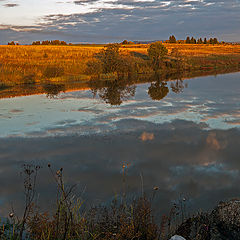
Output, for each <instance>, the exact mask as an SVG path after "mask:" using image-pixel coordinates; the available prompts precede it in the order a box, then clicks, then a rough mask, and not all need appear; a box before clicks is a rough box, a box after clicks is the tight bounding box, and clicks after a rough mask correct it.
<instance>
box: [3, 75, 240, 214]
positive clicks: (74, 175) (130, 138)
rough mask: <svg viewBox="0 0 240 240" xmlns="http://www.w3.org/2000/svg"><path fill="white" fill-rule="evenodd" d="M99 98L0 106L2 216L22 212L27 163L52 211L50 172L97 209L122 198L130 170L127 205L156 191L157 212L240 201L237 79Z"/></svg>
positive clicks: (77, 95)
mask: <svg viewBox="0 0 240 240" xmlns="http://www.w3.org/2000/svg"><path fill="white" fill-rule="evenodd" d="M94 89H95V94H96V96H95V97H94V96H93V91H91V90H85V91H72V92H66V93H60V94H59V95H58V96H55V97H53V96H52V98H50V97H46V94H42V95H32V96H26V97H16V98H5V99H1V100H0V162H1V168H0V183H1V188H0V206H1V207H0V215H1V216H5V215H7V214H8V213H9V211H10V209H11V206H13V207H14V208H15V209H17V210H19V209H21V206H22V203H23V197H24V196H23V191H22V190H23V184H22V177H21V176H20V174H19V172H20V171H21V166H22V164H24V163H34V164H39V165H41V166H42V169H41V170H40V174H39V178H38V179H39V180H38V185H37V192H38V201H39V203H40V205H41V206H42V207H43V208H45V209H47V208H49V207H51V206H53V205H54V199H55V190H54V189H55V185H54V181H53V179H52V177H51V174H50V172H49V170H48V168H47V164H48V163H51V165H52V166H53V168H54V169H56V170H57V169H59V168H60V167H63V169H64V176H65V180H66V182H67V183H68V184H75V183H76V184H77V190H76V191H77V194H78V195H80V196H81V197H82V198H83V199H84V200H86V202H88V203H93V204H98V203H101V202H108V201H110V200H111V198H112V197H113V196H114V195H116V194H121V193H122V191H123V179H122V165H123V164H125V165H126V164H127V166H128V167H127V179H126V182H127V192H128V194H129V196H131V195H137V194H139V193H141V191H142V190H144V191H146V192H147V193H148V194H149V195H151V194H152V192H153V188H154V187H155V186H158V187H159V190H158V193H157V195H156V198H155V203H156V206H157V208H158V209H159V210H160V212H167V211H168V210H169V208H170V207H171V205H172V203H173V201H175V200H177V199H178V198H179V197H180V198H182V197H184V198H186V199H187V202H188V208H189V209H199V208H202V209H209V208H211V207H213V206H214V205H216V204H217V203H218V202H219V201H221V200H225V199H229V198H233V197H238V196H239V195H240V187H239V180H240V176H239V170H240V158H239V156H240V148H239V146H240V131H239V127H240V94H239V92H240V73H232V74H225V75H218V76H207V77H198V78H194V79H189V80H184V81H169V82H166V83H164V84H163V83H160V82H152V83H144V84H139V85H134V86H128V87H124V86H119V85H111V86H110V85H109V86H107V87H105V88H103V87H102V88H101V89H100V88H94ZM92 90H93V89H92ZM48 96H49V95H48Z"/></svg>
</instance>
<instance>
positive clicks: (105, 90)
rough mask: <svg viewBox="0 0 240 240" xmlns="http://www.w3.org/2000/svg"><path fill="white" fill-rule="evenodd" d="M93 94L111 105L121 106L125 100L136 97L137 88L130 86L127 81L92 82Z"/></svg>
mask: <svg viewBox="0 0 240 240" xmlns="http://www.w3.org/2000/svg"><path fill="white" fill-rule="evenodd" d="M90 86H91V89H92V93H93V95H94V96H96V94H98V96H99V97H100V98H101V99H103V100H104V102H105V103H109V104H111V105H120V104H121V103H122V102H123V101H124V100H127V99H130V98H131V97H133V96H134V95H135V90H136V86H135V85H133V86H129V85H127V83H126V82H125V81H118V80H114V81H105V82H103V83H102V82H91V83H90Z"/></svg>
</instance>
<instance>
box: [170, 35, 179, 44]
mask: <svg viewBox="0 0 240 240" xmlns="http://www.w3.org/2000/svg"><path fill="white" fill-rule="evenodd" d="M176 42H177V40H176V38H175V36H174V35H172V36H170V37H169V43H176Z"/></svg>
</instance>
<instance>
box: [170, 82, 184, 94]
mask: <svg viewBox="0 0 240 240" xmlns="http://www.w3.org/2000/svg"><path fill="white" fill-rule="evenodd" d="M170 86H171V89H172V91H173V92H175V93H181V92H183V89H184V88H187V84H184V83H183V80H176V81H174V82H171V85H170Z"/></svg>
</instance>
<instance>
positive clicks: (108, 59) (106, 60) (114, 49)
mask: <svg viewBox="0 0 240 240" xmlns="http://www.w3.org/2000/svg"><path fill="white" fill-rule="evenodd" d="M97 58H98V59H99V60H100V61H101V62H102V67H103V72H104V73H113V72H116V71H117V68H118V64H119V61H120V53H119V44H108V45H107V46H106V47H105V49H103V50H102V51H101V52H100V53H99V54H98V55H97Z"/></svg>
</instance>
